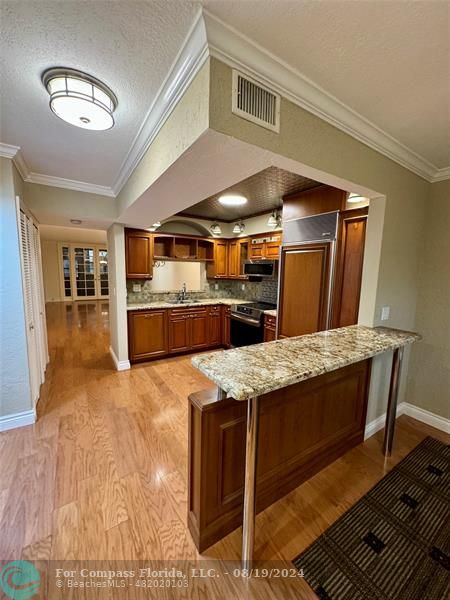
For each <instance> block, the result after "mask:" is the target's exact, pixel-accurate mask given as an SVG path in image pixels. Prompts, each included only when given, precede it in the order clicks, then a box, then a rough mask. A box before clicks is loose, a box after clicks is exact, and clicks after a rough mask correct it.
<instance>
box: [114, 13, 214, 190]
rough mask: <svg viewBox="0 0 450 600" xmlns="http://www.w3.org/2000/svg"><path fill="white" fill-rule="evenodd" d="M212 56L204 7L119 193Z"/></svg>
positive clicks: (136, 144)
mask: <svg viewBox="0 0 450 600" xmlns="http://www.w3.org/2000/svg"><path fill="white" fill-rule="evenodd" d="M208 58H209V51H208V42H207V37H206V29H205V22H204V19H203V15H202V11H201V10H200V11H199V13H198V15H197V17H196V19H195V21H194V23H193V25H192V27H191V28H190V30H189V32H188V34H187V36H186V38H185V40H184V42H183V45H182V46H181V49H180V51H179V52H178V54H177V56H176V58H175V60H174V62H173V63H172V66H171V68H170V70H169V73H168V74H167V77H166V78H165V80H164V81H163V83H162V85H161V87H160V88H159V90H158V93H157V94H156V97H155V99H154V101H153V103H152V104H151V106H150V108H149V109H148V111H147V114H146V115H145V118H144V120H143V122H142V125H141V127H140V129H139V131H138V133H137V135H136V137H135V138H134V140H133V143H132V145H131V148H130V150H129V151H128V154H127V156H126V157H125V160H124V161H123V163H122V165H121V167H120V169H119V174H118V176H117V179H116V181H115V182H114V185H113V190H114V193H115V195H116V196H117V195H118V194H119V192H120V190H121V189H122V187H123V186H124V185H125V183H126V182H127V180H128V178H129V177H130V175H131V174H132V173H133V171H134V169H135V168H136V167H137V165H138V164H139V161H140V160H141V159H142V157H143V156H144V154H145V152H146V151H147V149H148V148H149V146H150V144H151V143H152V142H153V140H154V139H155V137H156V136H157V135H158V132H159V131H160V129H161V127H162V126H163V125H164V123H165V122H166V120H167V118H168V117H169V115H170V114H171V112H172V110H173V109H174V108H175V106H176V104H177V103H178V101H179V100H180V98H181V97H182V96H183V94H184V92H185V91H186V89H187V87H188V86H189V84H190V83H191V81H192V80H193V79H194V77H195V76H196V75H197V73H198V71H199V70H200V68H201V67H202V66H203V65H204V63H205V62H206V60H207V59H208Z"/></svg>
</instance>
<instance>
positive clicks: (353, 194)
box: [347, 192, 367, 202]
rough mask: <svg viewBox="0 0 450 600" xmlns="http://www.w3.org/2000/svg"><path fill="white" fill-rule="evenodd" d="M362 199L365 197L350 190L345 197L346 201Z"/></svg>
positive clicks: (359, 200) (361, 200) (360, 200)
mask: <svg viewBox="0 0 450 600" xmlns="http://www.w3.org/2000/svg"><path fill="white" fill-rule="evenodd" d="M364 200H367V198H365V197H364V196H361V194H357V193H356V192H351V193H350V194H349V196H348V198H347V202H363V201H364Z"/></svg>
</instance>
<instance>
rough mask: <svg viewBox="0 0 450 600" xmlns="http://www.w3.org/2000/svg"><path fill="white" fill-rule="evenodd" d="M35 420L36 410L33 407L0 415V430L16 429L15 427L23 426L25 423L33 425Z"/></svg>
mask: <svg viewBox="0 0 450 600" xmlns="http://www.w3.org/2000/svg"><path fill="white" fill-rule="evenodd" d="M35 422H36V411H35V410H34V408H33V409H31V410H24V411H23V412H20V413H14V414H12V415H5V416H4V417H0V431H8V430H9V429H16V428H17V427H25V425H33V423H35Z"/></svg>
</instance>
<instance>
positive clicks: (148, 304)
mask: <svg viewBox="0 0 450 600" xmlns="http://www.w3.org/2000/svg"><path fill="white" fill-rule="evenodd" d="M249 302H254V300H243V299H242V298H205V299H203V300H197V301H195V302H194V301H193V302H183V303H181V302H178V303H177V302H164V301H161V302H145V303H142V304H128V305H127V310H149V309H152V308H183V307H185V308H194V307H195V306H212V305H214V304H226V305H227V306H231V305H232V304H248V303H249Z"/></svg>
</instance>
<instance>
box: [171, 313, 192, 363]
mask: <svg viewBox="0 0 450 600" xmlns="http://www.w3.org/2000/svg"><path fill="white" fill-rule="evenodd" d="M190 324H191V322H190V315H189V314H186V313H181V314H178V313H175V312H173V311H170V315H169V352H170V354H175V353H177V352H187V351H188V350H189V349H190V343H189V340H190Z"/></svg>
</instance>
